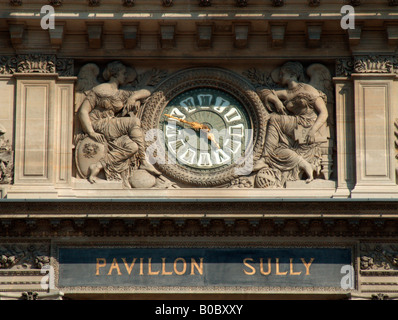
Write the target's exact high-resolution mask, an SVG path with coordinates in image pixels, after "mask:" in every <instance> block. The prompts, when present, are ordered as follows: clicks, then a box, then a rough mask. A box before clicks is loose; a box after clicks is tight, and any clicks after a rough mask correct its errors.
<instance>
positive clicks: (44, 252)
mask: <svg viewBox="0 0 398 320" xmlns="http://www.w3.org/2000/svg"><path fill="white" fill-rule="evenodd" d="M48 264H50V257H49V247H48V246H47V245H30V244H29V245H24V244H21V245H19V244H10V245H1V246H0V269H15V270H24V269H41V268H43V266H45V265H48Z"/></svg>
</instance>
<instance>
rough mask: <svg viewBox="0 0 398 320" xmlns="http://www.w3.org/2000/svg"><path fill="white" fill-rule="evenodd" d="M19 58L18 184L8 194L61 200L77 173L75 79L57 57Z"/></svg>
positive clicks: (17, 119)
mask: <svg viewBox="0 0 398 320" xmlns="http://www.w3.org/2000/svg"><path fill="white" fill-rule="evenodd" d="M18 60H19V61H18V64H17V67H18V69H17V70H16V71H17V72H15V73H14V78H15V81H16V103H15V167H14V170H15V171H14V185H13V186H12V187H11V188H9V190H8V195H7V197H8V198H19V197H24V198H26V197H32V198H55V197H58V192H59V190H58V189H59V188H67V187H70V181H71V176H72V136H73V83H74V78H73V77H71V72H70V70H69V71H68V72H67V73H66V74H65V73H63V72H61V70H64V68H63V67H62V63H63V62H62V61H61V62H59V61H57V60H56V57H55V56H53V55H24V56H19V57H18ZM69 64H70V61H69V62H66V63H65V65H69ZM57 67H59V69H60V70H57ZM72 72H73V71H72Z"/></svg>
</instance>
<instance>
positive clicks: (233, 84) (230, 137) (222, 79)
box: [141, 68, 265, 187]
mask: <svg viewBox="0 0 398 320" xmlns="http://www.w3.org/2000/svg"><path fill="white" fill-rule="evenodd" d="M142 110H143V111H142V115H141V119H142V125H143V128H144V129H145V130H146V131H147V132H152V133H153V137H152V138H151V139H150V141H149V142H148V141H147V147H148V149H147V150H149V152H150V153H151V152H155V155H154V156H155V157H156V160H157V161H156V163H155V165H156V166H157V167H158V168H159V170H160V171H162V172H163V173H164V174H165V175H166V176H168V177H170V178H172V179H173V180H176V181H179V182H180V183H183V184H184V185H189V186H192V185H193V186H199V187H208V186H218V185H223V184H225V183H228V182H229V181H231V180H232V179H234V178H236V177H238V176H239V175H242V174H249V173H250V171H251V165H252V161H253V159H255V158H256V157H258V156H259V155H260V154H261V151H262V144H263V140H264V133H265V118H264V116H265V109H264V107H263V105H262V103H261V101H260V100H259V98H258V96H257V94H256V93H255V91H254V89H253V88H252V87H251V85H250V84H248V83H247V82H246V81H245V80H244V79H243V78H240V77H239V76H238V75H236V74H234V73H232V72H229V71H226V70H223V69H215V68H210V69H199V68H198V69H188V70H184V71H181V72H179V73H177V74H174V75H173V76H171V77H170V78H168V79H166V80H165V81H164V82H163V83H162V84H160V85H159V87H158V88H157V90H156V91H155V93H154V94H153V95H152V96H151V97H150V98H149V100H148V101H147V102H146V103H145V105H144V108H143V109H142ZM150 129H155V130H150ZM147 136H148V135H147ZM151 145H152V146H156V147H152V148H151Z"/></svg>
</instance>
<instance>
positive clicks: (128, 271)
mask: <svg viewBox="0 0 398 320" xmlns="http://www.w3.org/2000/svg"><path fill="white" fill-rule="evenodd" d="M122 260H123V262H124V266H125V267H126V270H127V273H128V274H131V271H132V270H133V267H134V264H135V261H136V260H137V258H134V259H133V262H132V263H131V265H130V266H129V265H128V263H127V261H126V258H122Z"/></svg>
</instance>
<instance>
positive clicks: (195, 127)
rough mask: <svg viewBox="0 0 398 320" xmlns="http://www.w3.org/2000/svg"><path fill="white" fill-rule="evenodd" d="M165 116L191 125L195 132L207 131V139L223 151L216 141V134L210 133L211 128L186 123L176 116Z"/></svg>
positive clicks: (196, 123)
mask: <svg viewBox="0 0 398 320" xmlns="http://www.w3.org/2000/svg"><path fill="white" fill-rule="evenodd" d="M165 116H166V117H168V118H170V119H174V120H177V121H180V122H182V123H186V124H188V125H190V126H191V127H192V128H193V129H194V130H203V131H205V132H206V133H207V139H209V140H210V141H212V142H213V143H214V144H215V145H216V146H217V148H218V149H221V148H220V145H219V144H218V143H217V141H216V138H215V137H214V134H212V133H210V128H209V127H208V126H207V125H205V124H202V123H198V122H190V121H186V120H184V119H181V118H177V117H174V116H172V115H169V114H165Z"/></svg>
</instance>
